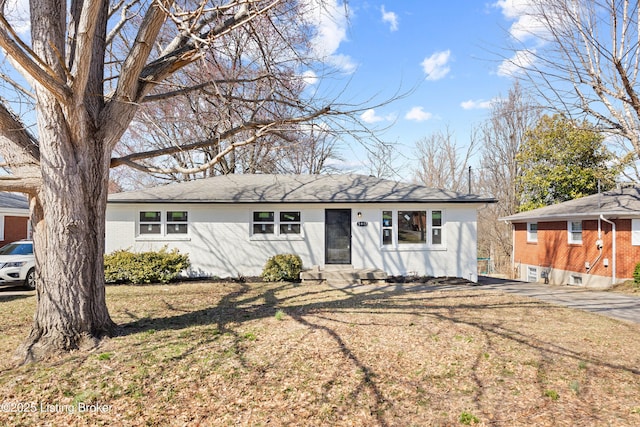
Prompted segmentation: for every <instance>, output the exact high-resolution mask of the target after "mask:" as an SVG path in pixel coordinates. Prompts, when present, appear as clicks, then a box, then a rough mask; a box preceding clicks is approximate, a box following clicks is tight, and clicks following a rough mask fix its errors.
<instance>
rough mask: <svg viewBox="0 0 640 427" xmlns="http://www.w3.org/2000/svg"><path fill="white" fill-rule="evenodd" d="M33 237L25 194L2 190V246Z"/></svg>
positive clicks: (0, 242)
mask: <svg viewBox="0 0 640 427" xmlns="http://www.w3.org/2000/svg"><path fill="white" fill-rule="evenodd" d="M29 237H31V229H30V226H29V202H28V200H27V198H26V197H25V196H22V195H19V194H14V193H3V192H0V246H4V245H5V244H7V243H11V242H15V241H16V240H20V239H26V238H29Z"/></svg>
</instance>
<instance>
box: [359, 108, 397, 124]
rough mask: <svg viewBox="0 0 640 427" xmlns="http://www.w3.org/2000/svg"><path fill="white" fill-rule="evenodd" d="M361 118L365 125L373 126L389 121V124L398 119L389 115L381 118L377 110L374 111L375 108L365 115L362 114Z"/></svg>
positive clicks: (393, 115)
mask: <svg viewBox="0 0 640 427" xmlns="http://www.w3.org/2000/svg"><path fill="white" fill-rule="evenodd" d="M360 118H361V119H362V121H363V122H365V123H369V124H373V123H379V122H382V121H387V122H391V121H394V120H395V119H396V116H395V114H387V115H386V116H379V115H378V113H376V110H374V109H373V108H370V109H368V110H367V111H365V112H364V113H362V114H361V115H360Z"/></svg>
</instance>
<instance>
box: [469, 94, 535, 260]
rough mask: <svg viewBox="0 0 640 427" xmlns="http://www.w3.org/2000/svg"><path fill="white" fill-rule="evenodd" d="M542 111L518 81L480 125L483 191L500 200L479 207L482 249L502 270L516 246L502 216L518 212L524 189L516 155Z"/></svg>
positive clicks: (481, 183) (479, 236) (480, 179)
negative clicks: (499, 219) (519, 187)
mask: <svg viewBox="0 0 640 427" xmlns="http://www.w3.org/2000/svg"><path fill="white" fill-rule="evenodd" d="M540 114H541V111H540V107H539V106H537V105H536V104H535V103H534V102H533V100H532V99H531V98H530V97H529V96H527V95H526V94H525V93H524V91H523V90H522V87H521V86H520V84H519V83H518V82H515V83H514V85H513V87H512V88H511V89H510V90H509V93H508V95H507V97H506V98H503V99H498V100H496V101H495V102H494V103H493V105H492V107H491V114H490V116H489V119H488V120H487V121H486V122H485V123H484V124H483V125H482V126H481V128H480V135H481V136H480V139H481V142H482V148H481V153H482V157H481V164H480V171H479V179H478V185H479V192H481V193H485V194H487V195H490V196H492V197H494V198H495V199H496V200H497V203H495V204H492V205H488V206H487V207H485V208H484V209H482V210H480V211H479V215H478V216H479V218H478V253H479V255H480V256H482V257H488V258H490V259H491V260H492V263H493V264H494V267H495V269H496V270H498V271H502V272H507V271H508V266H509V265H510V257H511V248H512V241H511V240H512V239H511V227H510V226H509V225H507V224H505V223H502V222H500V221H498V218H500V217H504V216H508V215H511V214H514V213H516V212H518V208H519V205H520V197H519V195H520V193H521V191H520V190H519V189H518V188H517V185H518V182H519V179H518V178H519V177H520V175H521V172H522V171H521V170H520V166H519V163H518V162H517V161H516V156H517V154H518V152H519V151H520V146H521V145H522V142H523V141H524V139H525V137H526V134H527V131H528V130H529V129H532V128H533V127H534V126H535V125H536V123H537V121H538V119H539V118H540Z"/></svg>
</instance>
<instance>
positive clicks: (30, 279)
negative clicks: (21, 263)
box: [24, 268, 36, 291]
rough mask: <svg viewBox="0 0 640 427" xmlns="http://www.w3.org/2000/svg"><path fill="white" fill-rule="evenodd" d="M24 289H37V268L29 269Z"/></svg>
mask: <svg viewBox="0 0 640 427" xmlns="http://www.w3.org/2000/svg"><path fill="white" fill-rule="evenodd" d="M24 287H25V288H26V289H28V290H30V291H32V290H34V289H35V288H36V270H35V268H31V269H29V272H28V273H27V277H26V278H25V279H24Z"/></svg>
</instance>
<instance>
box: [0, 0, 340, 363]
mask: <svg viewBox="0 0 640 427" xmlns="http://www.w3.org/2000/svg"><path fill="white" fill-rule="evenodd" d="M5 4H6V3H5V2H2V6H4V5H5ZM305 4H307V3H305V2H295V1H285V0H241V1H240V0H218V1H205V0H202V1H191V0H184V1H180V2H173V1H168V0H157V1H151V2H139V1H137V0H125V1H119V2H116V3H114V4H113V5H112V6H111V7H110V5H109V2H108V1H105V0H92V1H85V0H73V1H71V3H70V4H69V5H68V6H67V5H66V4H65V3H64V2H62V3H61V2H59V1H54V0H38V1H35V0H34V1H32V2H31V11H30V17H29V20H30V23H31V35H30V37H29V38H28V39H24V38H22V37H20V35H19V34H18V33H17V32H16V31H15V29H14V28H13V27H12V26H11V24H10V23H9V22H8V21H7V20H6V19H5V15H4V14H2V15H0V47H1V48H2V49H3V50H4V51H5V53H6V55H7V57H8V58H9V59H10V61H11V63H12V64H13V65H14V66H15V70H16V71H17V72H19V73H20V74H21V75H22V76H23V77H24V78H25V79H26V81H27V84H28V85H29V87H27V88H20V87H18V84H19V83H20V82H16V81H10V79H8V78H5V79H4V80H5V82H7V84H9V85H11V86H12V87H14V88H16V92H15V93H16V95H15V97H14V98H13V100H18V99H22V98H24V99H27V100H28V99H33V100H35V105H36V112H37V132H30V131H29V130H28V129H29V128H28V126H27V124H26V123H23V122H22V121H23V120H21V119H20V118H19V117H18V116H17V115H15V114H13V113H12V112H11V108H10V107H11V106H12V105H16V104H9V103H8V102H6V101H3V102H2V103H0V154H1V155H2V157H3V160H4V162H5V166H6V167H7V168H8V169H9V170H10V172H11V174H10V176H3V177H2V180H1V181H0V188H1V189H3V190H11V191H21V192H25V193H27V194H29V197H30V205H31V217H32V222H33V225H34V243H35V245H34V246H35V257H36V269H37V277H36V290H37V293H36V294H37V304H36V313H35V316H34V322H33V326H32V329H31V332H30V335H29V337H28V338H27V340H26V341H25V343H24V344H23V345H22V346H21V348H20V349H19V351H18V353H17V354H18V356H19V357H20V360H21V361H29V360H33V359H37V358H40V357H42V356H44V355H46V354H49V353H50V352H52V351H60V350H63V351H64V350H70V349H76V348H84V347H87V346H93V345H95V344H96V342H97V341H98V340H100V339H101V338H102V337H104V336H109V335H112V334H113V333H114V331H115V325H114V323H113V321H112V320H111V317H110V315H109V312H108V310H107V306H106V303H105V292H104V266H103V252H104V234H105V209H106V201H107V190H108V183H109V169H110V167H115V166H118V165H130V166H133V167H138V168H142V169H145V170H146V169H149V167H152V168H156V169H157V170H156V172H160V171H162V169H163V168H164V167H163V166H160V167H158V166H157V165H150V166H147V165H144V164H142V163H141V162H142V161H143V160H144V159H148V158H152V157H157V158H159V159H161V160H162V161H167V162H168V166H169V167H168V168H167V169H170V170H171V171H174V172H180V173H196V172H197V171H198V170H206V169H208V168H210V167H211V166H212V165H213V164H215V163H216V162H219V161H220V159H222V158H223V157H224V156H226V155H227V154H229V153H231V152H233V151H234V150H237V149H239V148H241V147H248V146H249V145H251V144H252V143H254V142H255V141H259V140H261V139H262V138H265V137H266V136H268V135H272V134H275V133H278V132H281V131H283V130H286V131H289V130H290V129H291V127H292V126H294V125H296V124H298V123H303V122H307V121H310V120H314V119H318V118H319V117H321V116H325V117H330V115H332V114H336V115H337V114H340V107H339V106H337V105H335V104H332V105H330V104H329V103H321V104H318V103H313V102H307V103H305V104H304V105H299V104H298V105H296V107H298V108H296V109H295V110H294V111H295V115H293V114H287V113H283V115H278V114H273V115H271V116H262V115H260V114H254V115H253V116H251V117H248V118H247V117H243V118H242V120H238V121H237V122H234V123H233V124H232V126H231V127H225V128H223V129H219V130H218V131H217V135H215V136H216V138H210V137H206V138H205V139H201V140H200V139H199V140H194V141H190V142H189V143H183V144H181V145H178V144H173V145H167V146H165V147H162V148H158V147H154V146H150V145H147V144H146V141H145V143H140V144H139V145H138V146H136V147H135V150H134V149H132V150H131V152H129V153H124V154H123V155H120V156H117V157H115V158H112V153H113V152H114V148H115V146H116V145H117V144H118V142H119V141H120V139H121V137H122V135H123V134H124V133H125V132H126V130H127V129H128V127H129V124H130V123H131V122H132V120H133V119H134V117H135V115H136V113H138V112H139V111H140V106H141V104H143V103H146V102H154V101H155V102H167V100H168V99H170V98H173V97H176V96H180V95H184V94H185V93H188V92H191V91H193V90H194V89H201V88H203V87H209V88H212V87H215V84H214V83H215V82H211V81H200V82H196V81H192V82H185V80H184V78H183V77H180V78H178V75H177V74H176V73H177V72H178V71H180V70H183V69H189V68H191V67H195V66H197V65H198V64H199V65H201V66H205V65H203V64H205V63H204V62H202V61H204V57H205V56H204V55H205V52H206V51H207V50H208V49H217V48H218V47H219V46H218V42H219V41H220V40H221V38H222V37H224V35H226V34H229V33H231V32H237V31H248V32H251V31H253V27H252V25H253V23H257V22H259V21H260V22H263V23H264V24H265V25H269V26H270V28H272V30H273V33H274V34H276V35H277V34H278V31H280V30H281V29H282V28H284V27H286V25H288V22H289V18H291V17H292V16H295V15H296V14H297V13H301V11H300V10H299V9H298V7H302V6H304V5H305ZM255 47H256V49H260V48H261V47H264V48H265V49H266V48H268V47H267V46H260V45H256V46H255ZM290 47H292V48H295V47H296V46H295V45H290ZM7 76H8V74H7ZM174 77H176V78H175V79H174ZM14 83H15V84H14ZM25 94H28V95H25ZM30 97H32V98H30ZM290 112H291V111H290ZM23 119H25V120H28V119H29V117H28V116H25V117H24V118H23ZM222 139H225V140H227V141H231V142H230V143H229V144H227V145H226V146H225V147H224V148H222V147H221V148H220V149H219V152H217V154H215V155H214V156H212V158H211V159H210V160H209V161H204V162H203V164H200V165H198V166H197V167H196V168H193V167H192V165H191V164H187V163H186V162H185V166H181V165H179V164H176V162H175V160H174V159H171V158H170V157H171V156H173V155H175V154H177V153H184V152H187V151H193V150H202V149H204V148H210V147H213V148H214V150H215V149H216V148H215V141H217V140H222ZM214 152H215V151H214Z"/></svg>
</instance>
